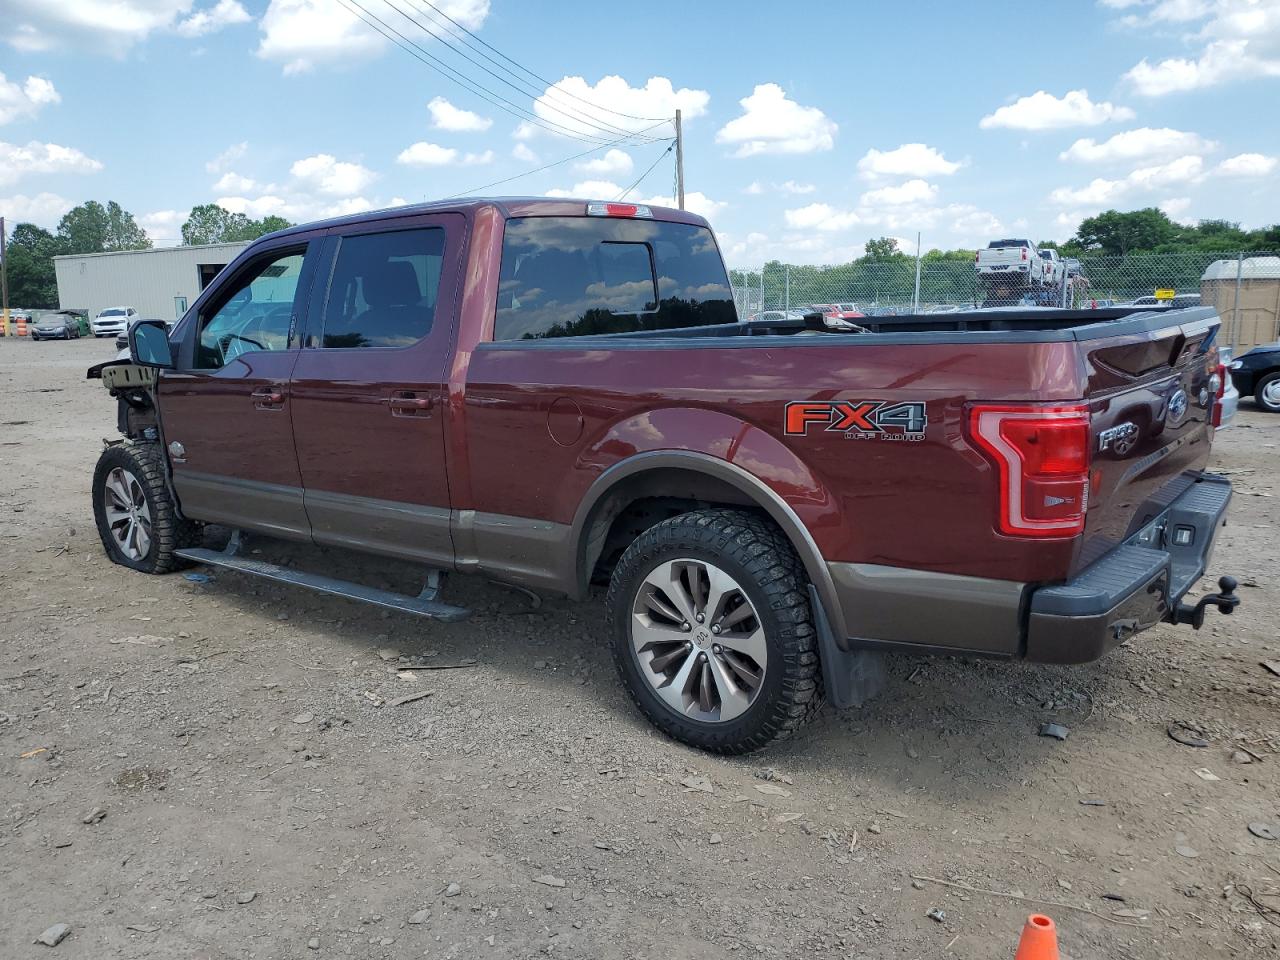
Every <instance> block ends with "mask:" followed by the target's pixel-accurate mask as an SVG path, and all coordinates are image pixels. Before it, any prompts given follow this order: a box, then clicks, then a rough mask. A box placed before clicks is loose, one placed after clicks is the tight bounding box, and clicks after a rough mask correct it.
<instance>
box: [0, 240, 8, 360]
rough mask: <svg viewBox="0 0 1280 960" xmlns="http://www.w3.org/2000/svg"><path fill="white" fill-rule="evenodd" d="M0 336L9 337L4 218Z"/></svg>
mask: <svg viewBox="0 0 1280 960" xmlns="http://www.w3.org/2000/svg"><path fill="white" fill-rule="evenodd" d="M0 334H3V335H4V336H6V337H7V336H8V335H9V256H8V254H7V253H5V243H4V217H0Z"/></svg>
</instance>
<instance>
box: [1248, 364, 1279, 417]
mask: <svg viewBox="0 0 1280 960" xmlns="http://www.w3.org/2000/svg"><path fill="white" fill-rule="evenodd" d="M1277 380H1280V371H1277V372H1276V373H1269V374H1267V375H1266V376H1265V377H1263V378H1262V379H1261V380H1259V381H1258V386H1257V388H1256V389H1255V390H1254V391H1253V399H1254V402H1255V403H1257V404H1258V406H1260V407H1261V408H1262V409H1263V410H1266V411H1267V412H1268V413H1280V403H1275V402H1273V401H1270V400H1268V399H1267V395H1266V393H1267V388H1268V387H1270V386H1271V385H1272V384H1274V383H1275V382H1276V381H1277Z"/></svg>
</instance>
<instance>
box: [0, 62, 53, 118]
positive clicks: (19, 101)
mask: <svg viewBox="0 0 1280 960" xmlns="http://www.w3.org/2000/svg"><path fill="white" fill-rule="evenodd" d="M61 100H62V97H61V95H60V94H59V93H58V91H57V90H55V89H54V86H53V84H52V83H50V82H49V81H48V80H46V79H44V77H27V79H26V82H25V83H23V84H22V86H18V84H17V83H16V82H10V81H9V80H6V79H5V75H4V74H3V73H0V125H4V124H6V123H11V122H13V121H14V120H17V119H19V118H29V117H34V116H35V115H36V114H38V113H39V112H40V110H41V109H42V108H44V107H45V106H47V105H49V104H51V103H59V102H60V101H61Z"/></svg>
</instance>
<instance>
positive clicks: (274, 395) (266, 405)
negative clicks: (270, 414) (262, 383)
mask: <svg viewBox="0 0 1280 960" xmlns="http://www.w3.org/2000/svg"><path fill="white" fill-rule="evenodd" d="M249 398H250V399H251V400H253V405H254V406H255V407H257V408H258V409H259V410H274V409H276V408H277V407H279V406H280V405H281V404H283V403H284V387H282V386H271V387H258V389H257V390H254V391H253V393H251V394H249Z"/></svg>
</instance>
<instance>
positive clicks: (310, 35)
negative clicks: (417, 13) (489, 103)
mask: <svg viewBox="0 0 1280 960" xmlns="http://www.w3.org/2000/svg"><path fill="white" fill-rule="evenodd" d="M435 5H436V6H437V7H439V8H440V9H441V10H443V11H444V12H445V13H447V14H448V15H449V16H450V17H452V18H453V19H454V20H457V21H458V22H459V23H461V24H462V25H463V26H465V27H466V28H467V29H469V30H478V29H479V28H480V27H481V25H482V24H483V23H484V21H485V18H486V17H487V16H488V15H489V0H436V4H435ZM386 12H387V11H385V10H384V13H386ZM384 19H385V17H384ZM406 26H407V25H406ZM258 29H259V30H260V31H261V33H262V36H261V39H260V40H259V42H258V51H257V53H258V56H259V57H262V58H263V59H264V60H274V61H276V62H278V63H281V64H283V68H284V72H285V74H295V73H303V72H305V71H307V70H311V69H314V68H315V67H317V66H321V65H325V66H333V65H337V66H344V65H346V64H349V63H351V62H352V61H353V60H360V59H365V58H368V57H372V56H376V55H377V54H379V53H381V52H382V51H383V50H384V49H385V48H386V46H387V41H386V39H385V38H384V37H382V36H381V35H380V34H379V33H377V32H376V31H375V30H373V29H372V28H371V27H370V26H369V25H368V24H366V23H364V22H362V21H361V20H360V19H359V18H358V17H356V15H355V14H354V13H352V12H351V11H350V10H349V9H347V8H345V7H343V6H342V5H341V4H340V3H338V0H271V3H270V5H269V6H268V7H267V12H266V13H265V14H263V16H262V20H261V21H260V22H259V24H258Z"/></svg>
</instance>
